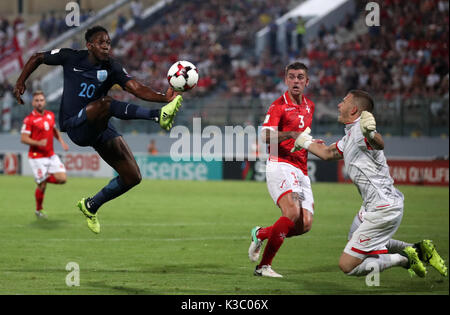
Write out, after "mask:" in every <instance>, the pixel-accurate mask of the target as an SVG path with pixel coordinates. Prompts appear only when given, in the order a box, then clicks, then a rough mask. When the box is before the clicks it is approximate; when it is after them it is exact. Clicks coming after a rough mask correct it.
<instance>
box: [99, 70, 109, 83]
mask: <svg viewBox="0 0 450 315" xmlns="http://www.w3.org/2000/svg"><path fill="white" fill-rule="evenodd" d="M107 77H108V71H106V70H97V79H98V80H99V81H100V82H103V81H105V80H106V78H107Z"/></svg>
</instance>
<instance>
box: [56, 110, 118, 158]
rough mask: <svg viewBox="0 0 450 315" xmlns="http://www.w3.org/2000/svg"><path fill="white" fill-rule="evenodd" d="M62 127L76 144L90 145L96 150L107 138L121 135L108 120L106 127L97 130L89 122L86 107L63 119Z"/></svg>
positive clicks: (81, 145)
mask: <svg viewBox="0 0 450 315" xmlns="http://www.w3.org/2000/svg"><path fill="white" fill-rule="evenodd" d="M64 129H65V130H66V132H67V135H68V136H69V138H70V140H72V141H73V143H75V144H76V145H79V146H80V147H87V146H90V147H93V148H94V149H96V150H97V147H99V146H100V145H101V144H103V143H105V142H107V141H108V140H110V139H114V138H116V137H120V136H121V134H120V133H119V132H117V130H116V129H115V128H114V126H113V125H112V124H111V122H108V127H107V128H106V129H105V130H103V131H98V130H97V128H96V127H95V125H92V124H89V123H88V120H87V115H86V108H83V109H82V110H81V111H80V112H79V113H78V115H76V116H73V117H71V118H69V119H67V120H66V121H64Z"/></svg>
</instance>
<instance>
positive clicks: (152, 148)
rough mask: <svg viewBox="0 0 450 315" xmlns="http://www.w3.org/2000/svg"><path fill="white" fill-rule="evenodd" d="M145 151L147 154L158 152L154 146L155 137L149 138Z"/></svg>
mask: <svg viewBox="0 0 450 315" xmlns="http://www.w3.org/2000/svg"><path fill="white" fill-rule="evenodd" d="M147 152H148V154H150V155H156V154H158V148H157V147H156V142H155V139H151V140H150V143H149V145H148V147H147Z"/></svg>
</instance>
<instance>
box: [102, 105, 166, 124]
mask: <svg viewBox="0 0 450 315" xmlns="http://www.w3.org/2000/svg"><path fill="white" fill-rule="evenodd" d="M109 112H110V113H111V115H112V116H114V117H116V118H119V119H123V120H129V119H147V120H154V121H159V114H160V110H159V109H149V108H145V107H142V106H138V105H134V104H130V103H125V102H119V101H116V100H112V101H111V104H110V107H109Z"/></svg>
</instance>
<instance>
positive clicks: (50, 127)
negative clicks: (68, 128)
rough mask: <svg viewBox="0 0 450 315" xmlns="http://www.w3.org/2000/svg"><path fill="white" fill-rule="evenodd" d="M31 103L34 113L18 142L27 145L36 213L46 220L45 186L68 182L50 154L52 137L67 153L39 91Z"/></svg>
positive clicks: (56, 157)
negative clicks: (43, 204) (32, 177)
mask: <svg viewBox="0 0 450 315" xmlns="http://www.w3.org/2000/svg"><path fill="white" fill-rule="evenodd" d="M31 104H32V106H33V111H32V112H31V114H29V115H28V116H27V117H25V119H24V120H23V125H22V130H21V142H22V143H24V144H27V145H29V146H30V148H29V151H28V161H29V162H30V166H31V169H32V171H33V174H34V179H35V181H36V183H37V187H36V190H35V193H34V196H35V199H36V211H35V214H36V216H37V217H38V218H47V215H46V214H45V212H44V211H43V210H42V203H43V201H44V193H45V188H46V186H47V183H51V184H64V183H65V182H66V179H67V178H66V168H65V167H64V164H63V163H62V162H61V160H60V159H59V157H58V156H57V155H56V154H55V152H54V151H53V137H55V138H56V139H57V140H58V141H59V142H60V143H61V145H62V147H63V149H64V150H65V151H67V150H69V147H68V146H67V144H66V142H65V141H64V139H63V138H62V137H61V133H60V132H59V130H58V129H57V128H56V126H55V115H54V114H53V113H52V112H51V111H48V110H46V109H45V104H46V102H45V96H44V93H43V92H42V91H36V92H34V93H33V99H32V101H31Z"/></svg>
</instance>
